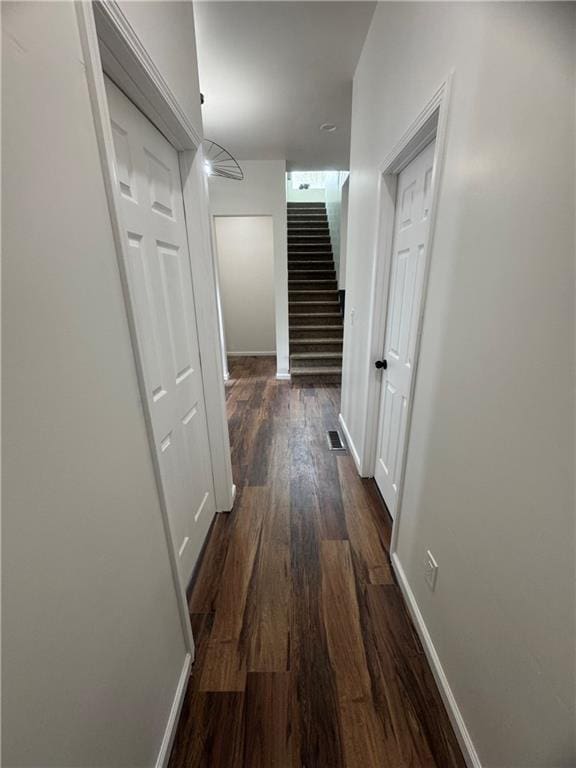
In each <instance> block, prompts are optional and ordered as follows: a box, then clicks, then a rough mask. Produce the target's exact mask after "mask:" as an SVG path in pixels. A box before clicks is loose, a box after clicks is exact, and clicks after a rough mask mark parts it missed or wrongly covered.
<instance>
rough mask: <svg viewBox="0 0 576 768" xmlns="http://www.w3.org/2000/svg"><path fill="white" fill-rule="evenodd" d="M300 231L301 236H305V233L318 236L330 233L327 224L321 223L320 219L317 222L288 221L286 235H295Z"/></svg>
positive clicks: (325, 222)
mask: <svg viewBox="0 0 576 768" xmlns="http://www.w3.org/2000/svg"><path fill="white" fill-rule="evenodd" d="M303 230H304V231H303ZM302 231H303V234H306V233H307V232H310V233H314V234H318V235H321V234H324V233H326V234H329V233H330V229H329V227H328V222H327V221H322V219H318V221H306V220H303V221H292V219H288V234H292V233H293V234H295V235H297V234H299V233H300V232H302Z"/></svg>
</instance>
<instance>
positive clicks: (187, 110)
mask: <svg viewBox="0 0 576 768" xmlns="http://www.w3.org/2000/svg"><path fill="white" fill-rule="evenodd" d="M118 5H119V6H120V8H121V9H122V12H123V13H124V15H125V16H126V18H127V19H128V21H129V23H130V25H131V26H132V28H133V29H134V31H135V32H136V34H137V35H138V37H139V38H140V40H141V41H142V43H143V45H144V47H145V48H146V50H147V51H148V53H149V54H150V56H151V57H152V59H154V62H155V64H156V66H157V67H158V69H159V70H160V72H162V75H163V77H164V79H165V80H166V82H167V84H168V86H169V88H170V90H171V91H172V93H173V94H174V96H175V97H176V100H177V101H178V104H179V105H180V107H181V108H182V110H183V111H184V114H185V115H186V117H187V118H188V120H190V122H191V123H192V125H193V127H194V129H195V130H196V133H197V134H198V135H199V136H203V131H202V114H201V105H200V88H199V85H198V60H197V57H196V36H195V33H194V8H193V4H192V2H183V1H182V0H156V2H151V1H150V0H118Z"/></svg>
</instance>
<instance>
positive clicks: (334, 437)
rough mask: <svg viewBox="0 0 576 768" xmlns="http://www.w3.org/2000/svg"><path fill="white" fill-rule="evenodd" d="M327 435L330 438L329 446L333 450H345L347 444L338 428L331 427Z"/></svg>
mask: <svg viewBox="0 0 576 768" xmlns="http://www.w3.org/2000/svg"><path fill="white" fill-rule="evenodd" d="M326 437H327V438H328V448H329V449H330V450H331V451H345V450H346V446H345V445H344V443H343V442H342V438H341V437H340V432H338V430H336V429H329V430H328V432H326Z"/></svg>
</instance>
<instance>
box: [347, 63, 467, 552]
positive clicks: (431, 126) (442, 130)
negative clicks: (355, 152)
mask: <svg viewBox="0 0 576 768" xmlns="http://www.w3.org/2000/svg"><path fill="white" fill-rule="evenodd" d="M452 77H453V72H450V73H449V74H448V76H447V77H446V79H445V80H444V81H443V82H442V83H441V85H440V86H439V87H438V88H437V89H436V91H435V92H434V94H433V96H432V97H431V99H430V100H429V101H428V103H427V104H426V105H425V106H424V107H423V109H422V110H421V112H420V113H419V114H418V115H417V117H416V118H415V119H414V121H413V122H412V123H411V125H410V126H409V127H408V128H407V130H406V131H405V132H404V134H403V135H402V137H401V138H400V139H399V140H398V141H397V142H396V143H395V144H394V146H393V147H392V148H391V149H390V151H389V152H388V153H387V154H386V155H385V158H384V160H383V162H382V163H381V164H380V179H379V184H378V211H379V216H378V221H377V225H376V226H377V231H376V238H375V252H374V259H373V274H372V294H371V297H370V317H371V323H370V329H369V334H368V344H369V349H370V372H369V378H368V398H367V402H368V407H367V409H366V420H365V430H364V436H365V439H364V444H363V451H362V468H361V471H360V474H361V475H362V476H363V477H366V476H370V477H371V476H373V475H374V471H375V466H376V452H377V444H378V423H379V409H380V390H381V376H380V375H379V374H378V372H377V371H376V369H375V368H374V366H373V364H372V361H373V360H377V359H378V358H380V357H381V355H382V350H383V348H384V341H385V336H386V311H387V304H388V288H389V277H390V255H391V251H392V237H393V231H394V215H395V209H396V183H397V178H398V174H399V173H400V172H401V171H402V170H403V169H404V168H405V167H406V166H407V165H408V163H410V162H411V161H412V160H413V159H414V158H415V157H416V155H418V153H419V152H421V151H422V149H424V147H425V146H426V145H427V144H429V143H430V142H431V141H432V140H433V139H435V140H436V146H435V149H434V171H433V174H432V195H431V203H430V224H429V229H428V247H427V249H426V264H425V272H424V280H423V287H422V301H421V307H420V315H419V318H418V330H417V336H416V348H415V354H414V372H413V375H412V383H411V393H410V402H409V405H408V413H407V421H406V440H405V443H404V450H403V453H402V466H401V471H400V483H399V490H398V502H397V505H396V515H395V518H394V522H393V526H392V539H391V543H390V552H391V553H394V552H395V550H396V542H397V540H398V531H399V524H400V518H401V510H402V498H403V491H404V477H405V474H406V458H407V456H408V446H409V443H410V434H411V423H412V406H413V403H414V391H415V387H416V380H417V377H418V360H419V355H420V340H421V337H422V327H423V322H424V312H425V308H426V294H427V287H428V276H429V273H430V264H431V261H432V258H433V250H434V231H435V227H436V214H437V210H438V190H439V188H440V179H441V176H442V170H443V166H444V159H445V154H446V137H447V131H448V108H449V102H450V90H451V83H452Z"/></svg>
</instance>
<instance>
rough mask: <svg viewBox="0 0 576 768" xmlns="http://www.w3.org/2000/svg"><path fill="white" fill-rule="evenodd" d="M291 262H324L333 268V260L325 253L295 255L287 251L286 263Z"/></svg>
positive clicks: (302, 252) (307, 252) (306, 252)
mask: <svg viewBox="0 0 576 768" xmlns="http://www.w3.org/2000/svg"><path fill="white" fill-rule="evenodd" d="M292 261H326V262H328V263H329V264H330V266H334V261H333V259H331V258H330V254H329V253H327V252H326V251H297V252H296V253H292V252H291V251H288V262H289V263H290V262H292Z"/></svg>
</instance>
